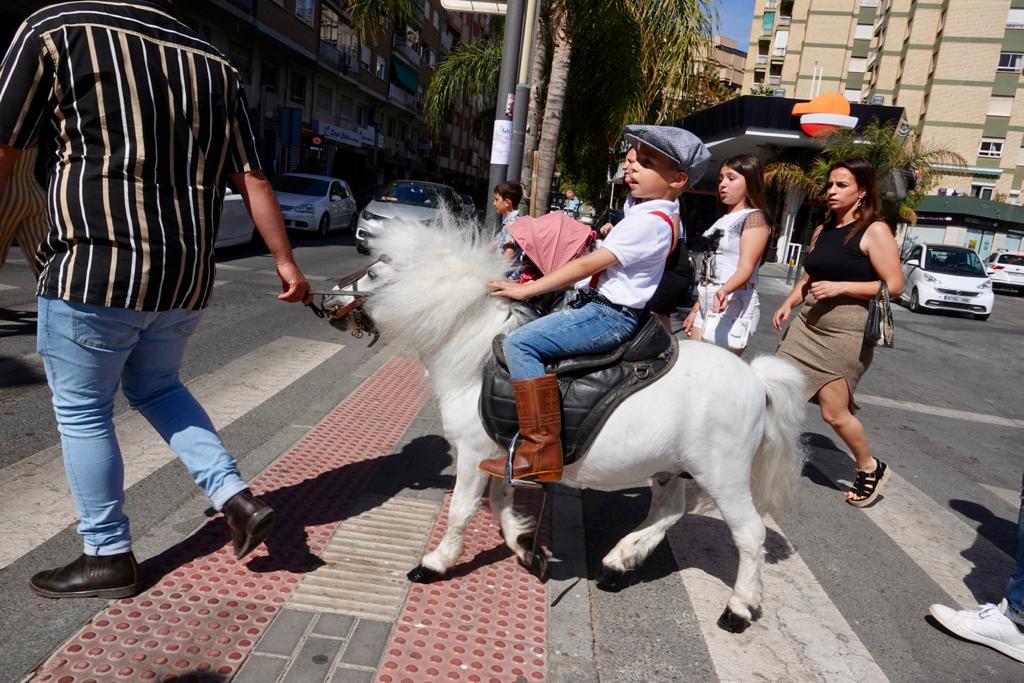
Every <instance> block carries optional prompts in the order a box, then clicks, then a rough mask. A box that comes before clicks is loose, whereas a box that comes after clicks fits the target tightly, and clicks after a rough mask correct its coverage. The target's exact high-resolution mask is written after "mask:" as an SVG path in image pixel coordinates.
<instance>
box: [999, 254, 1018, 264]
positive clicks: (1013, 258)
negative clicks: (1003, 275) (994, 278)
mask: <svg viewBox="0 0 1024 683" xmlns="http://www.w3.org/2000/svg"><path fill="white" fill-rule="evenodd" d="M996 263H1001V264H1003V265H1006V266H1024V256H1020V255H1018V254H1003V255H1002V256H1000V257H999V260H997V261H996Z"/></svg>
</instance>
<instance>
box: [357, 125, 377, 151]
mask: <svg viewBox="0 0 1024 683" xmlns="http://www.w3.org/2000/svg"><path fill="white" fill-rule="evenodd" d="M359 140H360V142H362V143H363V144H364V145H369V146H370V147H373V146H374V145H375V144H376V142H377V131H376V130H374V128H373V126H360V127H359Z"/></svg>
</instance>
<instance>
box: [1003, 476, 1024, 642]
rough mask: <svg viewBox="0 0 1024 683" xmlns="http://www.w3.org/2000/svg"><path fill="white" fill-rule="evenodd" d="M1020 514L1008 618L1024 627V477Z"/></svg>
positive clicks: (1007, 597) (1022, 480) (1009, 589)
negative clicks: (1015, 568) (1015, 565)
mask: <svg viewBox="0 0 1024 683" xmlns="http://www.w3.org/2000/svg"><path fill="white" fill-rule="evenodd" d="M1020 499H1021V500H1020V503H1021V506H1020V513H1019V514H1018V515H1017V570H1016V571H1015V572H1014V573H1013V576H1011V577H1010V583H1009V584H1008V585H1007V586H1006V601H1007V602H1008V603H1009V604H1010V609H1009V610H1008V614H1007V616H1009V617H1010V618H1011V619H1012V620H1013V621H1015V622H1017V624H1019V625H1021V626H1024V477H1021V483H1020Z"/></svg>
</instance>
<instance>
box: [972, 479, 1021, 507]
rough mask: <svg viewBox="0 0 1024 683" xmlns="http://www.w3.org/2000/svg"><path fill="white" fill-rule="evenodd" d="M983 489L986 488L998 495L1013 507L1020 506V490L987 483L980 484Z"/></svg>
mask: <svg viewBox="0 0 1024 683" xmlns="http://www.w3.org/2000/svg"><path fill="white" fill-rule="evenodd" d="M981 487H982V488H983V489H987V490H988V491H989V492H990V493H994V494H995V495H997V496H999V497H1000V498H1002V499H1003V500H1005V501H1006V502H1007V503H1009V504H1010V505H1012V506H1013V507H1014V508H1020V507H1021V493H1020V491H1014V490H1013V489H1002V488H999V487H998V486H989V485H988V484H982V485H981Z"/></svg>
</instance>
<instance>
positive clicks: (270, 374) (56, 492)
mask: <svg viewBox="0 0 1024 683" xmlns="http://www.w3.org/2000/svg"><path fill="white" fill-rule="evenodd" d="M343 348H344V347H343V346H342V345H341V344H333V343H327V342H320V341H313V340H310V339H299V338H296V337H287V336H286V337H280V338H278V339H275V340H274V341H272V342H270V343H268V344H264V345H263V346H261V347H260V348H258V349H256V350H255V351H252V352H251V353H247V354H245V355H244V356H241V357H239V358H236V359H235V360H233V361H232V362H230V363H228V364H227V365H225V366H224V367H222V368H221V369H219V370H217V371H216V372H212V373H209V374H206V375H203V376H201V377H198V378H197V379H195V380H193V381H192V382H190V383H189V385H188V386H189V389H190V390H191V392H192V394H193V395H194V396H195V397H196V398H197V399H198V400H199V402H200V403H201V404H203V407H204V408H205V409H206V411H207V413H208V414H209V415H210V419H211V420H213V424H214V425H215V426H216V427H217V428H218V429H223V428H224V427H226V426H228V425H229V424H231V423H232V422H234V421H235V420H237V419H238V418H240V417H242V416H243V415H245V414H246V413H248V412H249V411H251V410H252V409H254V408H256V407H257V406H259V405H260V404H262V403H263V402H265V401H266V400H267V399H269V398H271V397H272V396H274V395H275V394H277V393H278V392H280V391H281V390H282V389H284V388H285V387H287V386H288V385H290V384H292V383H293V382H295V381H296V380H298V379H299V378H300V377H302V376H303V375H305V374H306V373H308V372H309V371H310V370H312V369H313V368H315V367H317V366H319V365H320V364H321V363H323V362H324V361H326V360H327V359H329V358H330V357H332V356H333V355H335V354H336V353H338V352H339V351H341V349H343ZM114 424H115V427H116V429H117V434H118V441H119V442H120V445H121V451H122V452H123V453H124V454H125V458H124V461H125V474H124V485H125V488H126V489H127V488H129V487H131V486H132V485H133V484H135V483H137V482H139V481H141V480H142V479H144V478H146V477H147V476H149V475H150V474H152V473H153V472H155V471H156V470H158V469H159V468H160V467H162V466H164V465H165V464H166V463H167V462H169V461H170V460H172V459H173V458H174V457H175V456H174V453H173V452H172V451H171V449H170V448H169V447H168V446H167V445H166V444H165V443H164V441H163V439H161V438H160V436H159V435H158V434H157V433H156V432H155V431H154V430H153V428H152V427H151V426H150V425H149V423H148V422H147V421H146V419H145V418H144V417H143V416H142V415H141V414H139V413H136V412H134V411H129V412H126V413H123V414H122V415H120V416H118V418H117V419H115V421H114ZM75 517H76V515H75V511H74V507H73V505H72V502H71V497H70V495H69V493H68V486H67V481H66V479H65V476H64V464H63V460H62V457H61V451H60V446H54V447H51V448H47V449H46V450H43V451H40V452H38V453H36V454H34V455H32V456H29V457H28V458H25V459H24V460H21V461H19V462H17V463H15V464H13V465H10V466H8V467H5V468H3V469H2V470H0V537H3V538H4V541H5V542H4V544H3V545H2V546H0V568H3V567H6V566H7V565H9V564H11V563H12V562H14V561H15V560H17V559H18V558H19V557H21V556H22V555H24V554H25V553H27V552H29V551H30V550H32V549H33V548H35V547H36V546H38V545H40V544H41V543H43V542H45V541H46V540H47V539H49V538H50V537H52V536H54V535H55V534H57V533H59V532H60V531H61V530H63V529H64V528H65V527H66V526H67V525H68V524H70V523H71V522H72V521H73V520H74V519H75Z"/></svg>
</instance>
